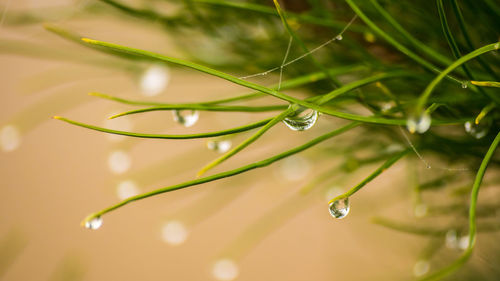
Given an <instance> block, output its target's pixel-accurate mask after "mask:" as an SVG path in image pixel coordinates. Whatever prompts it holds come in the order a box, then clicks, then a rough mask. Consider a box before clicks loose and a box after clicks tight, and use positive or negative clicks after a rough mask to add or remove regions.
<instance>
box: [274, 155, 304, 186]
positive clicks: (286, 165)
mask: <svg viewBox="0 0 500 281" xmlns="http://www.w3.org/2000/svg"><path fill="white" fill-rule="evenodd" d="M280 164H281V165H280V166H279V173H278V175H277V177H278V178H279V179H281V180H282V179H283V178H284V179H286V180H288V181H299V180H301V179H304V178H305V177H306V176H307V175H308V174H309V172H310V170H311V163H309V160H307V159H306V158H304V157H302V156H299V155H295V156H292V157H288V158H286V159H284V160H283V161H281V163H280Z"/></svg>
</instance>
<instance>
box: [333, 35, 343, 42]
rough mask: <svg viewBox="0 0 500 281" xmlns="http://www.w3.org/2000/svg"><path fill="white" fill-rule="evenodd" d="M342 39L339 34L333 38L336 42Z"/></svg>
mask: <svg viewBox="0 0 500 281" xmlns="http://www.w3.org/2000/svg"><path fill="white" fill-rule="evenodd" d="M342 39H344V37H342V34H339V35H337V36H336V37H335V40H338V41H341V40H342Z"/></svg>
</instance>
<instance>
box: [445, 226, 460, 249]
mask: <svg viewBox="0 0 500 281" xmlns="http://www.w3.org/2000/svg"><path fill="white" fill-rule="evenodd" d="M445 245H446V247H447V248H448V249H457V248H458V235H457V231H456V230H454V229H450V230H448V231H447V232H446V236H445Z"/></svg>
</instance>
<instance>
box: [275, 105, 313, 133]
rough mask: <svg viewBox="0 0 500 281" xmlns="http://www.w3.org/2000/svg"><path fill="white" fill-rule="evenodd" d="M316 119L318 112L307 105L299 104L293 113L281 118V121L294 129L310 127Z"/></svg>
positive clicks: (301, 129)
mask: <svg viewBox="0 0 500 281" xmlns="http://www.w3.org/2000/svg"><path fill="white" fill-rule="evenodd" d="M317 120H318V112H317V111H316V110H312V109H309V108H307V107H303V106H299V109H297V110H296V111H295V112H294V113H292V114H290V115H289V116H287V117H285V119H283V123H285V125H287V126H288V128H290V129H292V130H294V131H305V130H308V129H310V128H311V127H312V126H314V124H315V123H316V121H317Z"/></svg>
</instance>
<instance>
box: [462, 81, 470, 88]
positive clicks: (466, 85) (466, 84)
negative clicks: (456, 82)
mask: <svg viewBox="0 0 500 281" xmlns="http://www.w3.org/2000/svg"><path fill="white" fill-rule="evenodd" d="M468 86H469V82H467V81H462V89H467V87H468Z"/></svg>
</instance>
